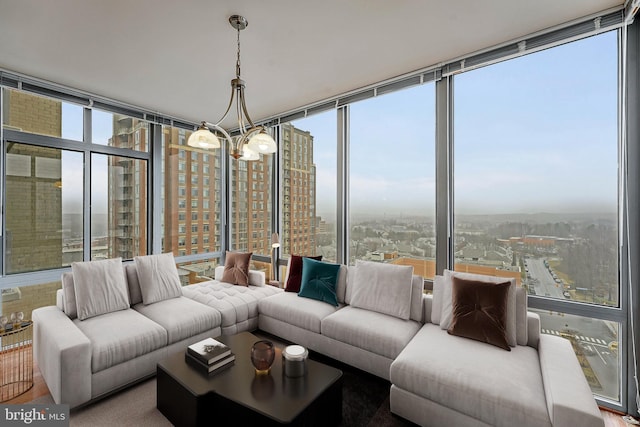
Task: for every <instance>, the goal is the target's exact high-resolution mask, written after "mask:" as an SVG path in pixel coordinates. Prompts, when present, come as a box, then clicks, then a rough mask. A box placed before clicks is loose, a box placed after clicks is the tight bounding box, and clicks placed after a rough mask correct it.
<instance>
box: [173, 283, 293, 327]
mask: <svg viewBox="0 0 640 427" xmlns="http://www.w3.org/2000/svg"><path fill="white" fill-rule="evenodd" d="M182 293H183V295H184V296H185V297H187V298H190V299H192V300H194V301H197V302H199V303H202V304H206V305H207V306H209V307H212V308H215V309H216V310H217V311H219V312H220V315H221V324H220V326H222V328H223V329H224V328H228V327H229V326H233V325H236V324H238V323H241V322H246V321H247V320H248V319H253V318H257V317H258V301H260V300H261V299H263V298H266V297H268V296H270V295H275V294H279V293H283V292H282V289H278V288H276V287H274V286H251V285H250V286H234V285H232V284H230V283H224V282H220V281H217V280H210V281H206V282H199V283H195V284H193V285H189V286H184V287H183V288H182ZM291 295H293V296H294V297H297V295H296V294H291Z"/></svg>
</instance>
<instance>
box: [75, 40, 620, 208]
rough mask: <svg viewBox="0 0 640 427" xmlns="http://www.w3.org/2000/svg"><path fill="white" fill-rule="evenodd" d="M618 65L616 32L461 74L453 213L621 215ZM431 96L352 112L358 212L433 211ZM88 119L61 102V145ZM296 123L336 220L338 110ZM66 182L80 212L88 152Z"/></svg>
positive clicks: (98, 186)
mask: <svg viewBox="0 0 640 427" xmlns="http://www.w3.org/2000/svg"><path fill="white" fill-rule="evenodd" d="M416 54H419V51H416ZM617 61H618V59H617V35H616V32H615V31H612V32H609V33H606V34H604V35H600V36H597V37H591V38H588V39H585V40H581V41H578V42H574V43H571V44H568V45H564V46H560V47H557V48H553V49H548V50H546V51H543V52H539V53H535V54H532V55H527V56H524V57H521V58H517V59H513V60H510V61H505V62H502V63H499V64H495V65H492V66H488V67H484V68H481V69H477V70H473V71H469V72H466V73H462V74H459V75H457V76H456V77H455V79H454V144H455V148H454V159H455V166H454V171H455V172H454V194H455V207H456V213H488V214H491V213H538V212H584V211H591V212H594V211H596V212H605V211H606V212H612V211H615V209H616V203H617V156H618V153H617V91H618V89H617ZM434 89H435V84H434V83H427V84H424V85H422V86H418V87H412V88H409V89H405V90H402V91H399V92H394V93H391V94H387V95H382V96H379V97H377V98H373V99H369V100H365V101H361V102H357V103H354V104H352V105H351V112H350V120H351V121H350V130H351V133H350V142H351V145H350V159H351V162H350V168H351V169H350V176H349V180H350V203H351V205H350V206H351V211H352V213H353V214H356V215H358V214H365V213H369V214H371V213H373V214H379V215H383V214H387V215H393V216H397V215H400V214H406V215H414V214H423V215H424V214H425V213H426V214H427V215H429V216H431V215H433V212H434V203H435V94H434ZM93 117H94V119H93V139H94V141H95V142H98V143H103V144H106V143H107V141H108V138H109V137H110V136H111V134H112V121H111V114H109V113H104V112H100V111H98V110H94V113H93ZM81 119H82V108H81V107H76V106H73V105H70V104H66V103H63V137H65V138H70V139H77V140H81V139H82V131H81V127H79V126H78V124H79V123H81ZM293 124H294V126H296V127H298V128H301V129H304V130H308V131H310V132H311V134H312V135H313V137H314V162H315V163H316V165H317V212H318V214H319V215H322V216H324V217H328V219H330V220H331V219H333V218H335V211H336V170H337V169H336V134H337V129H336V112H335V111H328V112H325V113H322V114H318V115H315V116H311V117H308V118H305V119H301V120H296V121H295V122H293ZM92 168H93V170H92V176H93V179H92V195H93V200H92V207H93V209H94V212H106V202H107V197H106V194H107V162H106V157H105V156H96V157H94V163H93V166H92ZM63 182H64V183H65V185H64V186H63V199H64V201H65V204H67V206H69V210H67V208H66V207H65V210H67V211H75V209H76V207H77V208H78V211H79V207H80V206H81V203H80V201H81V193H82V192H81V183H82V157H81V155H80V154H78V153H69V152H67V151H65V152H64V153H63ZM67 183H73V184H74V185H67Z"/></svg>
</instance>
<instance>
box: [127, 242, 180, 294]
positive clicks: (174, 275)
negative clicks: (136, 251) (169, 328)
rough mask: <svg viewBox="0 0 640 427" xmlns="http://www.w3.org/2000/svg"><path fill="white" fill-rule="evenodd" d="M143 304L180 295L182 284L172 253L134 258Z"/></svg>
mask: <svg viewBox="0 0 640 427" xmlns="http://www.w3.org/2000/svg"><path fill="white" fill-rule="evenodd" d="M134 261H135V264H136V270H137V272H138V282H139V283H140V292H141V294H142V302H143V303H144V304H153V303H154V302H158V301H164V300H166V299H169V298H178V297H179V296H182V289H181V288H182V285H181V284H180V276H178V268H177V267H176V261H175V259H174V258H173V254H172V253H170V252H169V253H166V254H159V255H146V256H137V257H135V258H134Z"/></svg>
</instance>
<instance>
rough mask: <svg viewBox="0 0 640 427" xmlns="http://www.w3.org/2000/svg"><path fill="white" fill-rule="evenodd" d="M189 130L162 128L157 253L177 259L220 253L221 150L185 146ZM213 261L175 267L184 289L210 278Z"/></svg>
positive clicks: (214, 262) (205, 259) (214, 260)
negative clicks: (189, 284) (159, 227)
mask: <svg viewBox="0 0 640 427" xmlns="http://www.w3.org/2000/svg"><path fill="white" fill-rule="evenodd" d="M190 135H191V131H188V130H185V129H181V128H176V127H172V126H163V127H162V156H161V158H162V166H161V170H162V183H161V192H160V193H161V195H162V209H163V214H162V230H161V236H162V251H163V252H171V253H173V255H174V256H176V257H188V256H192V255H203V254H215V253H219V252H220V250H221V247H222V245H221V241H222V240H221V237H222V217H221V206H222V204H221V203H222V172H221V164H220V162H221V159H222V157H221V152H220V150H203V149H199V148H194V147H190V146H189V145H187V141H188V139H189V136H190ZM216 265H218V259H217V257H212V258H201V257H198V259H194V260H193V261H187V262H183V263H180V269H179V270H178V271H179V274H180V277H181V281H182V283H183V284H188V283H193V282H195V281H198V280H204V279H205V278H206V277H213V276H214V268H215V267H216Z"/></svg>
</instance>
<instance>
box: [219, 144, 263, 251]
mask: <svg viewBox="0 0 640 427" xmlns="http://www.w3.org/2000/svg"><path fill="white" fill-rule="evenodd" d="M231 162H232V165H231V212H230V215H231V223H232V224H233V226H232V231H231V247H232V248H233V249H234V250H238V251H247V252H253V253H254V254H260V255H269V254H270V253H271V230H272V227H271V212H272V211H271V198H272V196H271V181H272V180H271V176H272V169H271V168H272V164H273V162H272V158H271V156H260V159H259V160H254V161H242V160H231Z"/></svg>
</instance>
